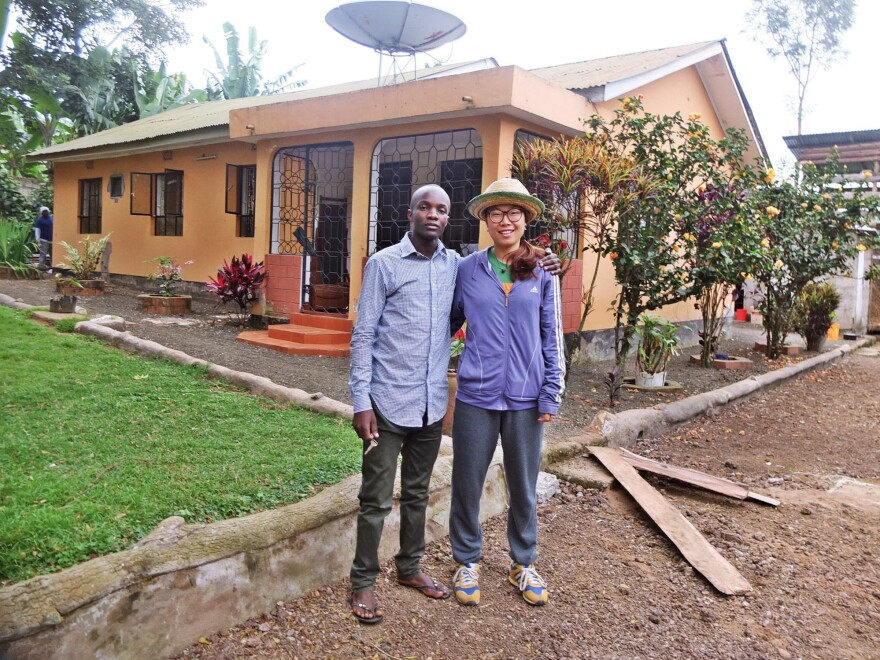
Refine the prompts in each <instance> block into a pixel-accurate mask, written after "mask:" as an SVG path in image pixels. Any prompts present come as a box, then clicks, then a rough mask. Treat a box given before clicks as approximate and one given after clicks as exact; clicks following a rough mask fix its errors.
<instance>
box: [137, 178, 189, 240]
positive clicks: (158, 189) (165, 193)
mask: <svg viewBox="0 0 880 660" xmlns="http://www.w3.org/2000/svg"><path fill="white" fill-rule="evenodd" d="M131 214H132V215H150V216H153V234H154V235H155V236H183V172H181V171H179V170H165V171H164V172H162V173H161V174H148V173H144V172H132V173H131Z"/></svg>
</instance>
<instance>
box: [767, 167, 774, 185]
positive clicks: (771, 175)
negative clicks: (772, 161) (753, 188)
mask: <svg viewBox="0 0 880 660" xmlns="http://www.w3.org/2000/svg"><path fill="white" fill-rule="evenodd" d="M775 180H776V170H774V169H773V168H772V167H770V168H767V172H766V173H765V174H764V183H773V182H774V181H775Z"/></svg>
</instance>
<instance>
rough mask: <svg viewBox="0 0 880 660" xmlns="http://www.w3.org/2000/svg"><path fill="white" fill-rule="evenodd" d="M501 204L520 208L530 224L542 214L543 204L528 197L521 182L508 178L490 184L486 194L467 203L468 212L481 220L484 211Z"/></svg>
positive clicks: (532, 197)
mask: <svg viewBox="0 0 880 660" xmlns="http://www.w3.org/2000/svg"><path fill="white" fill-rule="evenodd" d="M501 204H509V205H511V206H519V207H522V208H523V209H524V210H525V212H526V222H531V221H532V220H534V219H535V218H537V217H539V216H540V215H541V214H542V213H543V212H544V202H542V201H541V200H540V199H538V198H537V197H535V196H534V195H530V194H529V191H528V190H526V187H525V186H524V185H523V184H522V182H520V181H518V180H517V179H509V178H508V179H498V180H497V181H493V182H492V183H490V184H489V187H488V188H486V192H484V193H483V194H482V195H477V196H476V197H474V198H473V199H472V200H471V201H469V202H468V211H469V212H470V214H471V215H472V216H474V217H475V218H481V219H482V217H483V213H485V211H486V209H488V208H489V207H490V206H499V205H501Z"/></svg>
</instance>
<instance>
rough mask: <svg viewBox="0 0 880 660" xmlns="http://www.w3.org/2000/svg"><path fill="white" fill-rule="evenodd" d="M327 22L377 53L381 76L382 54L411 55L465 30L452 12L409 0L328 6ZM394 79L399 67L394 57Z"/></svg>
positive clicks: (445, 40)
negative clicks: (332, 7)
mask: <svg viewBox="0 0 880 660" xmlns="http://www.w3.org/2000/svg"><path fill="white" fill-rule="evenodd" d="M325 20H326V21H327V24H328V25H330V27H332V28H333V29H334V30H336V31H337V32H339V34H341V35H342V36H343V37H346V38H347V39H350V40H351V41H354V42H355V43H357V44H361V45H362V46H367V47H369V48H372V49H373V50H375V51H376V52H377V53H379V74H380V78H381V69H382V56H383V55H389V56H391V57H392V58H397V57H407V58H412V60H413V68H415V55H416V53H423V52H426V51H429V50H433V49H434V48H438V47H440V46H443V45H444V44H448V43H450V42H452V41H455V40H456V39H458V38H459V37H460V36H462V35H463V34H464V33H465V31H466V30H467V26H465V24H464V23H462V22H461V20H459V19H458V18H457V17H456V16H453V15H452V14H449V13H447V12H445V11H441V10H439V9H434V8H433V7H427V6H425V5H418V4H415V3H411V2H395V1H391V2H385V1H374V2H352V3H349V4H346V5H340V6H339V7H336V9H331V10H330V11H329V12H328V13H327V16H326V17H325ZM394 69H395V71H394V81H395V82H396V80H397V73H398V72H400V73H401V74H402V73H403V67H401V66H399V65H398V64H397V62H396V60H395V64H394Z"/></svg>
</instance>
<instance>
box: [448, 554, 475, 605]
mask: <svg viewBox="0 0 880 660" xmlns="http://www.w3.org/2000/svg"><path fill="white" fill-rule="evenodd" d="M452 590H453V592H455V599H456V600H457V601H458V602H459V603H461V604H462V605H479V604H480V565H479V564H459V565H458V570H457V571H455V575H454V576H453V577H452Z"/></svg>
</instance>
